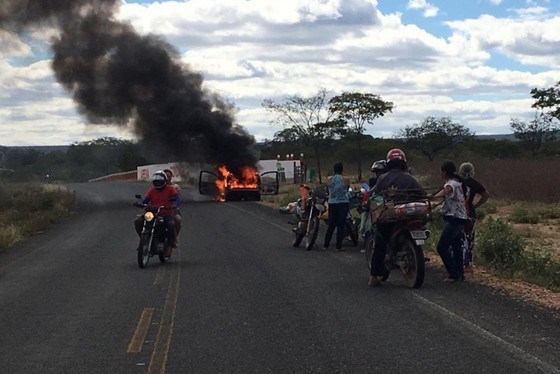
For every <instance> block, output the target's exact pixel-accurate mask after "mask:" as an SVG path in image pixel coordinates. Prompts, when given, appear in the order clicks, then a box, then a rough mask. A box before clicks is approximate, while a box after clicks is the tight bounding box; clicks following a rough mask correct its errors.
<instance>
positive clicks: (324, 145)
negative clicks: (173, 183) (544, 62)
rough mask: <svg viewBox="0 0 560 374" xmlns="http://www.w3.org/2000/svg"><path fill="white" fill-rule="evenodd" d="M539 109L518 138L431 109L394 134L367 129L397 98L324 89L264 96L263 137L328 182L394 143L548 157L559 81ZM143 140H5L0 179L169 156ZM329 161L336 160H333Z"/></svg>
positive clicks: (84, 171)
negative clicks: (326, 173)
mask: <svg viewBox="0 0 560 374" xmlns="http://www.w3.org/2000/svg"><path fill="white" fill-rule="evenodd" d="M531 96H532V97H533V98H534V99H535V102H534V104H533V105H532V107H533V108H535V116H534V118H533V119H532V120H530V121H529V122H524V121H521V120H519V119H512V120H511V123H510V128H511V130H512V132H513V135H514V136H515V138H516V139H517V140H518V141H516V142H511V141H506V140H495V139H484V138H481V137H476V136H475V134H474V133H473V132H472V131H471V130H469V129H468V128H467V127H465V126H463V125H462V124H460V123H458V122H456V121H454V120H453V119H452V118H450V117H427V118H425V119H423V120H422V121H420V122H419V123H416V124H413V125H409V126H405V127H404V128H402V129H399V130H398V131H397V132H396V133H395V136H394V137H393V138H391V139H375V138H373V137H372V136H370V135H367V134H365V130H366V126H367V125H373V124H374V122H375V120H376V119H377V118H379V117H382V116H384V115H387V114H388V113H391V112H392V111H393V110H394V109H395V105H394V104H393V103H392V102H389V101H385V100H383V99H382V98H381V96H380V95H376V94H372V93H359V92H344V93H342V94H340V95H336V96H329V93H328V92H327V90H325V89H320V90H319V91H318V93H317V94H316V95H314V96H312V97H299V96H292V97H288V98H286V99H284V100H283V101H281V102H275V101H273V100H270V99H266V100H264V101H263V103H262V105H263V107H265V108H266V109H267V110H270V111H271V112H274V113H275V114H276V116H275V118H273V120H272V121H271V122H272V123H273V124H280V125H281V126H282V130H280V131H278V132H276V133H275V134H274V138H273V139H272V140H267V141H265V142H264V143H263V144H259V145H258V146H259V151H260V152H261V158H262V159H267V158H276V156H277V155H285V154H290V153H295V154H298V155H299V154H300V153H304V154H305V156H304V157H305V162H306V163H307V164H313V165H314V168H315V169H316V171H317V174H318V175H317V176H318V179H319V182H322V174H321V172H322V170H325V169H323V166H322V165H323V162H324V161H327V162H331V161H332V160H338V161H344V162H346V163H350V164H352V165H355V168H356V170H355V171H356V173H357V175H358V179H359V180H362V179H363V175H362V174H363V171H364V165H363V163H364V161H366V160H367V161H368V165H366V167H365V168H366V170H368V169H369V162H370V161H371V160H376V159H378V158H381V157H383V156H384V154H385V153H386V152H387V150H388V149H390V148H393V147H399V146H400V147H406V149H407V154H410V156H411V157H413V158H414V157H425V158H426V159H428V160H430V161H431V160H433V159H434V158H435V157H436V156H445V155H446V154H457V152H463V153H465V152H466V153H468V152H471V153H475V154H476V155H477V156H481V157H489V158H501V159H503V158H511V159H518V158H524V157H533V158H535V157H546V156H558V155H560V143H559V141H558V140H557V135H558V131H559V129H560V127H559V121H560V82H558V83H557V84H556V85H554V86H553V87H550V88H544V89H537V88H535V89H533V90H531ZM168 161H169V160H162V159H161V157H158V153H157V152H152V151H151V148H150V147H146V146H145V145H144V144H143V143H142V142H132V141H130V140H123V139H116V138H111V137H104V138H99V139H95V140H92V141H86V142H77V143H74V144H72V145H70V146H69V147H68V149H67V151H61V150H56V151H52V152H46V151H39V150H36V149H33V148H27V149H26V148H24V149H22V148H9V147H0V179H1V180H17V181H70V182H83V181H87V180H89V179H93V178H97V177H100V176H103V175H107V174H112V173H118V172H123V171H130V170H135V169H136V167H137V166H139V165H146V164H151V163H160V162H168ZM329 169H330V167H329Z"/></svg>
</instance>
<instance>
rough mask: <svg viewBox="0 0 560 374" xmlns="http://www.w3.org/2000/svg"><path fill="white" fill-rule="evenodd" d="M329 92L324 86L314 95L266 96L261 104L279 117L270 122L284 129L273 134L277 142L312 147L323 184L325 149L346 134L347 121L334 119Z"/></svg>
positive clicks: (320, 180)
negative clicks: (329, 102)
mask: <svg viewBox="0 0 560 374" xmlns="http://www.w3.org/2000/svg"><path fill="white" fill-rule="evenodd" d="M327 96H328V93H327V91H326V90H325V89H324V88H322V89H320V90H319V91H318V92H317V94H316V95H314V96H312V97H307V98H304V97H300V96H291V97H288V98H286V99H284V100H283V101H282V102H275V101H273V100H271V99H266V100H264V101H263V102H262V106H263V107H264V108H265V109H267V110H268V111H270V112H273V113H276V115H277V116H276V117H275V118H274V119H272V120H271V121H270V122H271V123H272V124H277V125H281V126H282V127H283V130H281V131H278V132H277V133H276V134H275V135H274V139H275V140H276V141H290V142H299V143H300V144H302V145H303V146H306V147H310V148H312V149H313V153H314V155H315V161H316V163H317V173H318V177H319V183H322V176H321V156H322V151H323V150H324V148H325V147H326V146H328V145H329V144H330V143H331V142H332V141H333V140H334V139H337V138H339V137H340V136H341V135H342V134H344V133H345V122H343V121H341V120H337V119H335V118H334V114H333V113H332V112H331V111H329V108H328V99H327Z"/></svg>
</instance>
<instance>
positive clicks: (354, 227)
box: [349, 222, 360, 245]
mask: <svg viewBox="0 0 560 374" xmlns="http://www.w3.org/2000/svg"><path fill="white" fill-rule="evenodd" d="M358 227H360V223H359V222H356V223H355V224H350V227H349V229H350V240H352V244H354V245H358V239H359V238H358Z"/></svg>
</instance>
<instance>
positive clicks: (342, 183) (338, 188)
mask: <svg viewBox="0 0 560 374" xmlns="http://www.w3.org/2000/svg"><path fill="white" fill-rule="evenodd" d="M333 171H334V175H333V176H332V177H329V179H328V180H327V187H328V189H329V201H328V202H329V222H328V224H329V226H328V228H327V232H326V233H325V240H324V242H323V249H328V248H329V244H330V242H331V239H332V236H333V233H334V229H335V228H336V249H337V250H339V251H343V250H344V249H343V248H342V239H344V224H345V222H346V216H347V215H348V212H349V210H350V200H349V198H348V188H349V187H350V180H349V179H348V178H345V177H343V176H342V171H343V165H342V163H340V162H339V163H336V164H334V166H333Z"/></svg>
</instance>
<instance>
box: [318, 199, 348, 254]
mask: <svg viewBox="0 0 560 374" xmlns="http://www.w3.org/2000/svg"><path fill="white" fill-rule="evenodd" d="M349 209H350V204H348V203H336V204H329V227H328V228H327V232H326V233H325V242H324V246H325V247H328V246H329V244H330V243H331V239H332V236H333V233H334V229H335V228H336V248H337V249H340V248H342V239H344V225H345V224H346V216H347V215H348V210H349Z"/></svg>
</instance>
